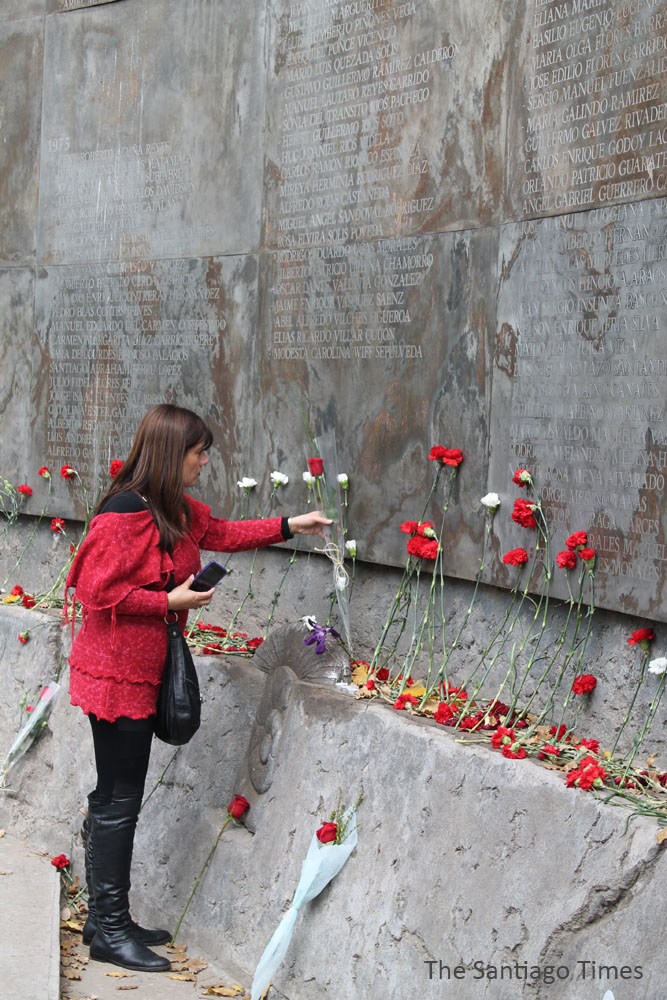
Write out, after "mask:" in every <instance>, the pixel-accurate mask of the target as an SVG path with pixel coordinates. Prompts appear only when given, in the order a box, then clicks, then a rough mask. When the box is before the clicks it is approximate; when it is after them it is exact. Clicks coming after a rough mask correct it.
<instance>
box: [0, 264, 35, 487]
mask: <svg viewBox="0 0 667 1000" xmlns="http://www.w3.org/2000/svg"><path fill="white" fill-rule="evenodd" d="M34 283H35V282H34V273H33V271H32V270H31V269H30V268H23V267H10V268H2V269H0V420H1V421H2V427H3V433H2V434H1V435H0V477H2V478H4V479H7V480H9V482H11V483H12V484H13V485H14V486H18V485H19V484H21V483H29V484H30V485H31V486H33V487H34V486H35V485H36V484H35V483H34V480H35V479H36V478H37V477H36V475H35V473H36V471H37V469H38V468H39V465H41V464H42V463H41V462H40V463H38V464H37V465H35V464H34V463H35V461H36V458H37V455H38V454H39V453H37V455H36V454H35V453H34V452H33V451H32V449H31V447H30V425H31V418H32V416H33V406H34V401H35V399H37V398H39V393H40V384H41V377H42V375H41V352H40V349H39V340H38V338H37V336H36V334H35V333H34V312H33V296H34Z"/></svg>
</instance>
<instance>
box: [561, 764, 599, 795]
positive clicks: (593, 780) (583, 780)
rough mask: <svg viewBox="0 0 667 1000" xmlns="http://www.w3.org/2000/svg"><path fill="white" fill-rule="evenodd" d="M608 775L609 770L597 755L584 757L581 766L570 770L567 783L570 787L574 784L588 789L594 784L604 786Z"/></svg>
mask: <svg viewBox="0 0 667 1000" xmlns="http://www.w3.org/2000/svg"><path fill="white" fill-rule="evenodd" d="M606 777H607V772H606V771H605V770H604V768H603V767H602V765H601V764H599V763H598V761H597V760H596V759H595V757H584V758H583V759H582V761H581V763H580V764H579V767H577V768H575V769H574V770H573V771H570V772H569V774H568V775H567V777H566V779H565V784H566V785H567V786H568V788H571V787H572V786H573V785H574V786H578V787H579V788H583V789H584V790H586V791H588V790H589V789H591V788H593V786H595V787H596V788H602V786H603V785H604V781H605V778H606Z"/></svg>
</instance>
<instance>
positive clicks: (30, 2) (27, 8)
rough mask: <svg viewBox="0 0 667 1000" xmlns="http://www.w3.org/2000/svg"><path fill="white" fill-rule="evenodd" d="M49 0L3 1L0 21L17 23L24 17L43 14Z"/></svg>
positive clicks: (0, 8)
mask: <svg viewBox="0 0 667 1000" xmlns="http://www.w3.org/2000/svg"><path fill="white" fill-rule="evenodd" d="M47 2H49V0H3V3H2V6H1V7H0V21H16V20H18V19H19V18H22V17H34V16H35V15H38V14H43V13H44V10H45V5H46V3H47Z"/></svg>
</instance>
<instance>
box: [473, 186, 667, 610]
mask: <svg viewBox="0 0 667 1000" xmlns="http://www.w3.org/2000/svg"><path fill="white" fill-rule="evenodd" d="M666 224H667V200H666V199H655V200H648V201H643V202H634V203H630V204H627V205H617V206H611V207H609V208H605V209H594V210H593V211H591V212H585V213H576V214H570V215H567V216H562V217H559V218H553V219H544V220H542V221H535V222H525V223H517V224H515V225H510V226H506V227H503V230H502V236H501V242H500V256H499V270H500V274H501V278H500V286H499V296H498V315H497V320H496V324H497V325H496V347H495V352H494V359H493V363H494V371H493V405H492V421H491V428H492V433H491V462H490V470H489V488H490V489H493V490H496V491H497V492H503V496H507V503H508V505H510V506H511V504H512V502H513V499H512V498H513V497H514V496H519V495H520V490H519V489H514V488H512V492H511V493H509V492H507V491H508V490H509V488H510V486H511V484H510V482H509V481H510V478H511V475H512V473H513V471H514V469H515V468H516V467H517V466H518V467H526V468H529V469H530V470H531V471H532V472H534V473H535V476H536V484H537V494H538V496H539V497H540V498H541V501H542V504H543V508H544V513H545V516H546V519H547V522H548V523H549V524H550V525H551V527H552V529H553V531H554V542H555V546H556V547H555V550H554V552H556V551H558V550H561V549H564V548H565V539H566V537H567V536H568V535H569V534H570V533H571V532H573V531H575V530H584V531H587V532H588V541H589V545H590V546H592V547H593V548H594V549H595V550H596V553H597V561H596V583H595V593H596V602H597V603H598V604H601V605H602V606H605V607H611V608H616V609H617V610H620V611H624V612H626V613H628V614H642V615H645V616H648V617H656V618H660V619H662V620H665V619H666V618H667V600H666V595H665V583H666V580H667V576H666V573H665V566H666V563H667V546H666V545H665V533H666V531H667V507H666V506H665V477H666V476H667V410H666V409H665V404H666V402H667V362H666V361H665V351H664V328H665V322H666V320H667V267H666V266H665V256H666V254H667V249H666V244H665V241H664V233H665V231H666V229H665V227H666ZM496 528H497V530H498V533H499V534H500V537H501V540H502V543H503V546H504V548H512V547H515V546H518V545H520V544H521V545H525V544H526V539H527V538H528V539H529V541H532V539H533V537H534V532H532V531H531V532H528V533H526V531H525V529H522V528H519V527H517V526H516V525H513V524H512V523H511V521H509V520H508V518H507V517H505V518H501V517H500V515H498V516H497V518H496ZM505 575H506V576H507V579H509V573H508V574H505ZM496 579H498V580H503V574H498V575H497V576H496ZM554 585H555V589H556V592H557V593H559V594H560V596H566V594H567V589H566V587H565V583H564V575H563V572H562V571H561V570H558V571H557V573H556V578H555V582H554Z"/></svg>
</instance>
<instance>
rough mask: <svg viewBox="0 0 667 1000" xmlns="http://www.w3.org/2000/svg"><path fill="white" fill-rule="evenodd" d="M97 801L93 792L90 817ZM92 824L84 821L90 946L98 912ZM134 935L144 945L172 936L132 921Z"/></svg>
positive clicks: (87, 939)
mask: <svg viewBox="0 0 667 1000" xmlns="http://www.w3.org/2000/svg"><path fill="white" fill-rule="evenodd" d="M96 801H97V797H96V794H95V792H91V793H90V795H89V796H88V814H89V815H90V810H91V808H93V809H94V803H95V802H96ZM91 827H92V823H91V822H90V820H89V819H86V820H84V832H85V840H86V844H85V855H84V857H85V863H86V883H87V885H88V917H87V918H86V922H85V924H84V926H83V932H82V937H83V943H84V944H90V942H91V941H92V940H93V938H94V937H95V933H96V931H97V911H96V909H95V896H94V894H93V885H92V883H93V878H92V874H91V872H92V858H93V850H94V847H93V836H92V830H91ZM132 933H133V934H134V936H135V938H136V939H137V941H141V943H142V944H147V945H156V944H166V943H167V941H169V940H170V939H171V934H170V933H169V931H166V930H161V929H157V928H156V929H155V930H151V929H150V928H148V927H142V926H141V924H138V923H136V922H135V921H134V920H133V921H132Z"/></svg>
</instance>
